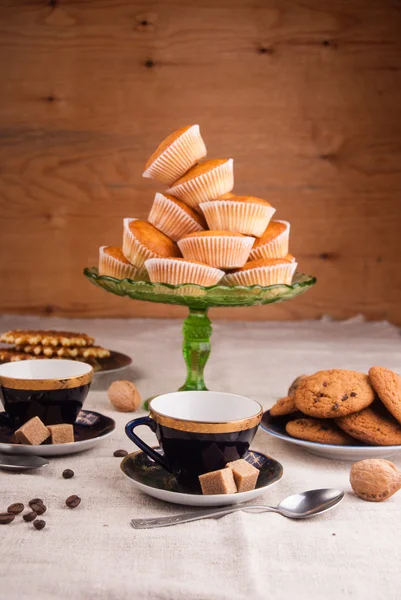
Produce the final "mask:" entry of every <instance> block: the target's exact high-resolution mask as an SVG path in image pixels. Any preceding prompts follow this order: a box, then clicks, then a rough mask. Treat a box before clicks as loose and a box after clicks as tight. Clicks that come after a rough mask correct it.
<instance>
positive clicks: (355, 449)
mask: <svg viewBox="0 0 401 600" xmlns="http://www.w3.org/2000/svg"><path fill="white" fill-rule="evenodd" d="M283 423H284V420H283V419H281V420H280V418H278V417H276V418H272V417H270V414H269V411H267V412H265V414H264V415H263V419H262V422H261V424H260V427H261V428H262V429H263V430H264V431H266V432H267V433H268V434H269V435H272V436H273V437H276V438H278V439H279V440H284V441H285V442H288V443H289V444H294V445H295V446H302V447H303V448H305V450H306V451H307V452H309V453H310V454H315V455H316V456H321V457H323V458H330V459H332V460H349V461H353V462H355V461H357V460H363V459H364V458H389V457H390V456H394V454H396V453H397V452H401V446H364V445H363V444H362V443H359V444H358V445H355V446H336V445H334V444H320V443H317V442H307V441H306V440H298V439H297V438H294V437H291V436H290V435H288V433H287V432H286V431H285V426H284V424H283Z"/></svg>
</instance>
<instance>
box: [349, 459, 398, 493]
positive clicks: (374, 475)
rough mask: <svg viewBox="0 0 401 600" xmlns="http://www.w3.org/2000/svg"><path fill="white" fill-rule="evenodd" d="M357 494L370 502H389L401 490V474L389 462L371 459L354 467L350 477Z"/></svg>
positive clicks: (362, 461) (361, 461) (357, 463)
mask: <svg viewBox="0 0 401 600" xmlns="http://www.w3.org/2000/svg"><path fill="white" fill-rule="evenodd" d="M349 480H350V483H351V487H352V489H353V490H354V492H355V494H356V495H357V496H359V497H360V498H362V500H368V501H369V502H382V501H383V500H387V499H388V498H390V496H392V495H393V494H395V493H396V492H398V490H399V489H401V473H400V472H399V471H398V470H397V467H396V466H395V465H394V464H393V463H392V462H390V461H389V460H383V459H378V458H369V459H366V460H360V461H359V462H356V463H355V464H353V465H352V468H351V473H350V477H349Z"/></svg>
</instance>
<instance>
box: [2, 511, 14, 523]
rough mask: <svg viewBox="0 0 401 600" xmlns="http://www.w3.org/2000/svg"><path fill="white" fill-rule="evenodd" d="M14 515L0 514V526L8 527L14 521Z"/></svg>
mask: <svg viewBox="0 0 401 600" xmlns="http://www.w3.org/2000/svg"><path fill="white" fill-rule="evenodd" d="M14 519H15V515H13V514H12V513H1V514H0V525H8V524H9V523H11V522H12V521H14Z"/></svg>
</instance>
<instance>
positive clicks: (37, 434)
mask: <svg viewBox="0 0 401 600" xmlns="http://www.w3.org/2000/svg"><path fill="white" fill-rule="evenodd" d="M14 435H15V438H16V440H17V442H18V443H19V444H29V446H39V444H43V442H44V441H45V440H47V438H48V437H49V436H50V432H49V430H48V429H47V427H46V425H44V423H42V421H41V420H40V419H39V417H33V418H32V419H29V421H27V422H26V423H24V424H23V425H22V426H21V427H20V428H19V429H17V431H16V432H15V434H14Z"/></svg>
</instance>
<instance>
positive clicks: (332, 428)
mask: <svg viewBox="0 0 401 600" xmlns="http://www.w3.org/2000/svg"><path fill="white" fill-rule="evenodd" d="M285 430H286V432H287V433H288V434H289V435H291V436H292V437H295V438H298V439H300V440H307V441H308V442H319V443H320V444H334V445H336V446H349V445H352V444H355V441H354V440H353V439H352V437H350V436H349V435H347V434H346V433H344V432H343V431H341V429H340V428H339V427H337V425H336V424H335V423H334V422H333V421H328V420H327V419H311V418H305V419H295V421H288V423H287V425H286V426H285Z"/></svg>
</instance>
